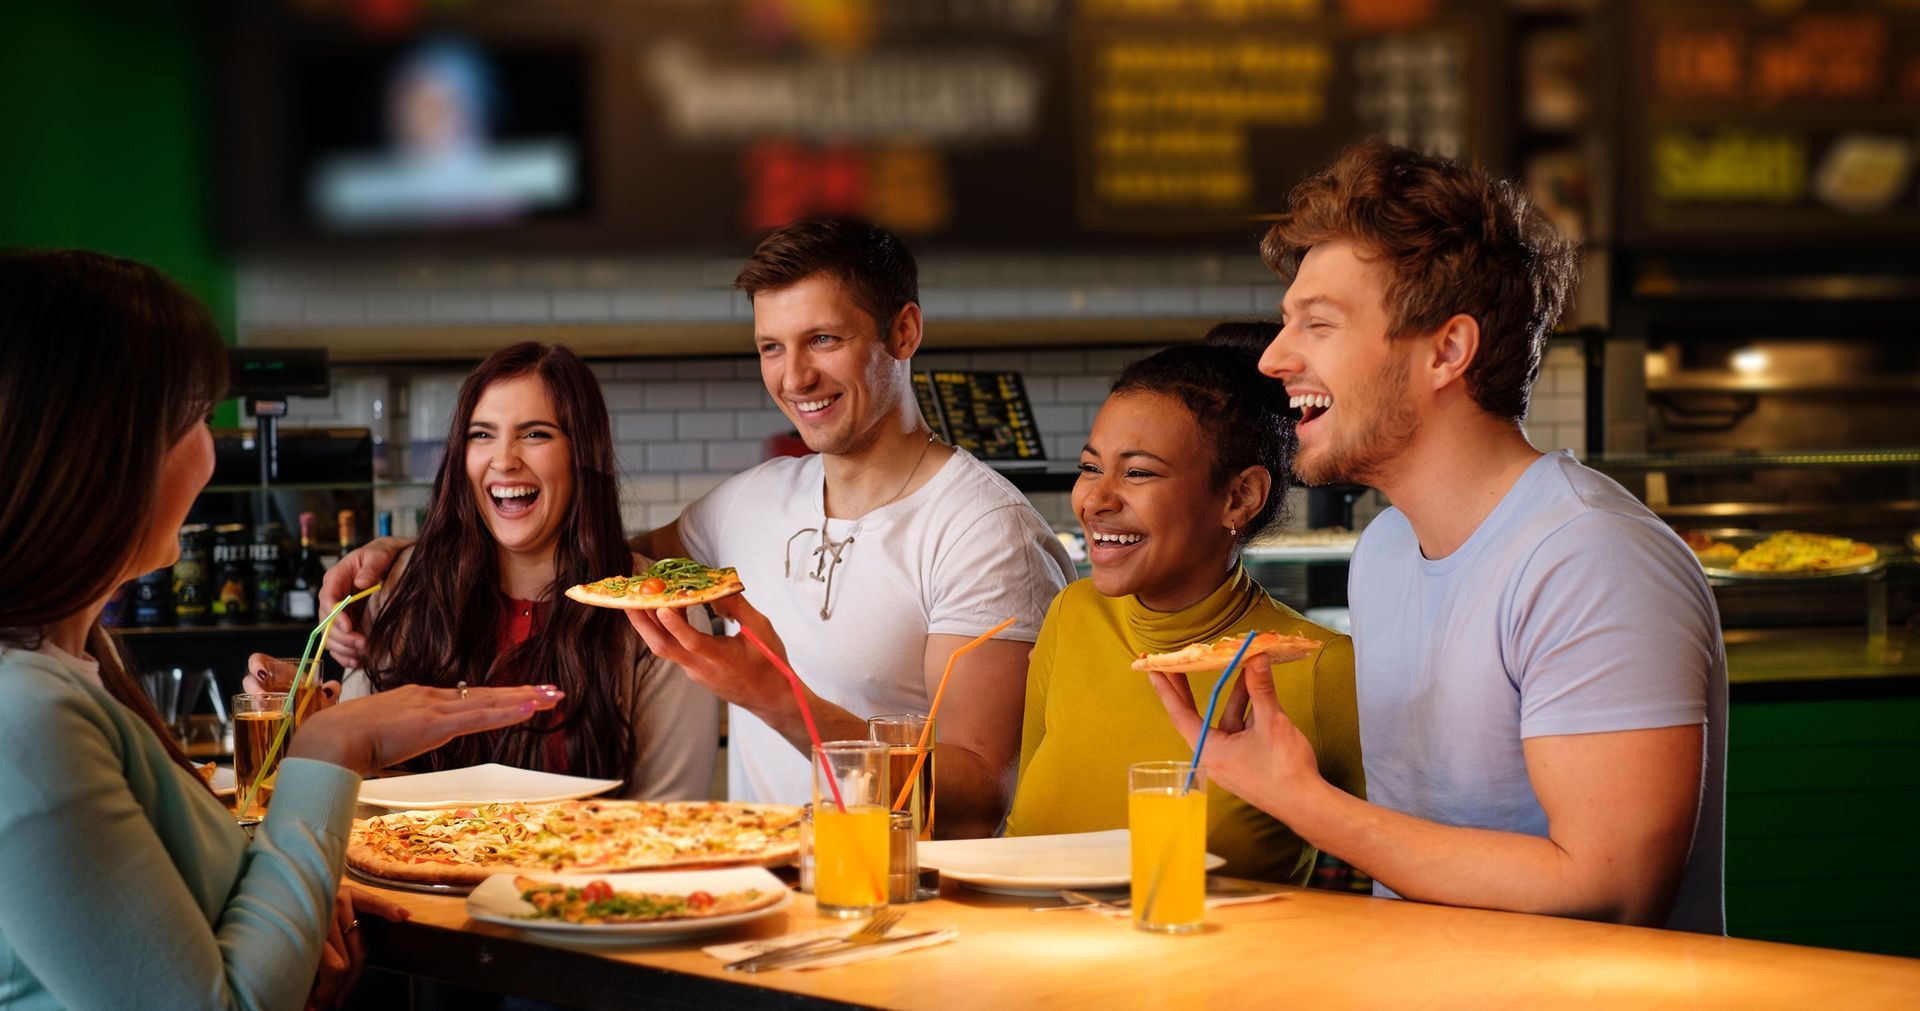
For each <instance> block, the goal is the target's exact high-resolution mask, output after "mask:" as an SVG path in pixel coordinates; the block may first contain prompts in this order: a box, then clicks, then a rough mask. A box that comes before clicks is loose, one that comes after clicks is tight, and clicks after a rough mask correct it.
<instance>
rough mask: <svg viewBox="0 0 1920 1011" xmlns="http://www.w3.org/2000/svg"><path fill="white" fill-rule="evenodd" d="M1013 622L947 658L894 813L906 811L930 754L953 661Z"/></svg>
mask: <svg viewBox="0 0 1920 1011" xmlns="http://www.w3.org/2000/svg"><path fill="white" fill-rule="evenodd" d="M1013 621H1014V619H1012V618H1008V619H1007V620H1005V621H1003V622H1001V623H1000V624H998V625H995V626H993V627H992V628H991V629H988V630H987V631H986V632H984V633H982V634H980V635H979V636H977V637H976V638H975V639H974V640H973V641H972V642H970V643H967V644H966V645H965V646H962V647H960V648H959V649H956V650H954V651H953V655H952V656H950V657H947V669H946V670H945V671H943V672H942V673H941V674H940V686H939V687H938V688H935V689H934V690H933V707H932V708H930V709H928V710H927V725H926V726H924V727H921V728H920V741H919V743H917V744H915V745H914V747H915V748H916V749H918V750H919V752H920V757H918V758H915V759H914V760H913V770H912V771H910V772H908V773H907V781H906V782H904V783H902V784H900V796H898V797H895V798H894V799H893V809H894V810H895V811H901V810H905V809H906V806H907V797H908V796H909V795H911V794H912V793H913V783H914V780H916V779H918V778H919V777H920V767H921V766H922V765H925V764H926V763H927V755H929V754H931V752H929V751H928V750H927V739H928V738H930V737H932V736H933V718H934V717H935V716H938V715H940V700H941V699H943V698H946V697H947V679H948V678H950V677H952V676H953V663H954V661H956V660H958V659H960V654H962V653H965V652H966V651H968V650H970V649H972V648H974V647H975V646H978V645H980V644H981V643H983V642H986V641H987V640H988V639H991V638H993V637H994V636H996V635H999V634H1000V633H1002V632H1004V631H1006V630H1007V626H1009V625H1011V624H1013Z"/></svg>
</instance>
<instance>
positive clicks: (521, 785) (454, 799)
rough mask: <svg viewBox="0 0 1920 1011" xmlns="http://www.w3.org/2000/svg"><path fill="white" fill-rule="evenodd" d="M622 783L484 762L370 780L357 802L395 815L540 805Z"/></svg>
mask: <svg viewBox="0 0 1920 1011" xmlns="http://www.w3.org/2000/svg"><path fill="white" fill-rule="evenodd" d="M620 783H621V781H620V780H618V779H586V778H583V777H581V776H560V775H556V774H554V773H551V772H534V771H533V770H531V769H516V768H513V767H512V766H510V765H494V764H488V765H475V766H472V767H470V768H466V769H448V770H447V771H445V772H422V773H418V774H416V775H412V776H389V777H387V778H386V779H369V780H367V781H366V782H364V783H361V784H360V803H362V804H372V805H373V806H375V807H384V808H390V809H392V810H395V811H427V810H432V809H434V808H441V807H467V806H469V805H472V804H505V803H511V802H515V801H519V802H524V803H528V804H540V803H545V802H547V801H554V800H574V799H576V798H579V797H591V796H593V795H594V794H596V793H605V792H607V791H608V790H611V789H613V788H614V787H616V786H619V785H620Z"/></svg>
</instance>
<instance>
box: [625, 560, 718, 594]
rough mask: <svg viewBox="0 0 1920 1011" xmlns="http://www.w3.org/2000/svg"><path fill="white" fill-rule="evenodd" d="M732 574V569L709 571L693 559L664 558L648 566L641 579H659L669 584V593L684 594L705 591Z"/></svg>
mask: <svg viewBox="0 0 1920 1011" xmlns="http://www.w3.org/2000/svg"><path fill="white" fill-rule="evenodd" d="M732 572H733V570H732V569H709V568H707V567H706V566H704V565H702V564H700V563H699V562H696V561H694V560H693V559H691V558H662V559H660V560H659V561H657V562H655V563H653V564H652V565H649V566H647V571H646V572H644V573H641V575H640V576H639V578H641V579H658V580H660V581H661V582H663V583H665V584H667V592H668V593H684V592H687V591H689V590H704V589H706V588H707V587H709V586H712V585H713V584H714V583H715V582H717V581H718V579H717V578H716V577H719V576H723V575H728V574H731V573H732Z"/></svg>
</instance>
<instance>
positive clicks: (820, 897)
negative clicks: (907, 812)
mask: <svg viewBox="0 0 1920 1011" xmlns="http://www.w3.org/2000/svg"><path fill="white" fill-rule="evenodd" d="M887 750H888V749H887V746H886V745H884V744H881V743H879V742H877V741H828V742H826V743H824V744H822V745H820V747H818V748H816V749H815V750H814V753H813V899H814V904H815V906H816V907H817V908H818V909H819V911H820V915H822V916H837V917H842V918H853V917H859V916H867V915H870V914H871V913H873V912H874V911H876V910H879V909H883V908H885V907H886V905H887V856H888V850H887V828H888V817H887V805H888V804H889V803H891V802H892V800H893V798H892V797H889V796H887ZM829 777H830V778H831V782H830V781H829ZM835 785H837V786H838V787H839V799H838V801H837V802H836V800H835V795H834V786H835ZM842 803H844V804H845V805H846V807H845V809H844V810H842V809H841V807H840V806H839V805H840V804H842Z"/></svg>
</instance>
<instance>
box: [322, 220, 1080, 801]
mask: <svg viewBox="0 0 1920 1011" xmlns="http://www.w3.org/2000/svg"><path fill="white" fill-rule="evenodd" d="M735 284H736V286H737V287H738V288H740V290H742V291H745V292H746V293H747V294H748V295H749V296H750V297H751V298H752V299H753V317H754V346H755V348H756V350H757V352H758V354H759V356H760V372H761V376H762V378H763V379H764V380H765V382H766V386H767V392H768V393H769V394H770V395H771V396H772V397H773V399H774V403H775V404H776V405H778V406H779V408H780V410H781V412H782V413H783V414H785V415H786V416H787V417H788V418H789V419H790V420H791V421H792V422H793V424H794V427H795V428H796V429H797V430H798V431H799V432H800V436H801V438H802V439H804V440H805V441H806V444H807V447H808V448H809V449H812V450H813V451H814V455H811V456H807V457H802V458H799V459H793V458H783V459H777V460H770V461H768V462H766V463H763V464H760V465H759V466H757V467H754V468H752V469H750V470H747V471H745V472H743V473H740V474H737V475H735V476H733V477H732V478H729V479H728V480H727V481H726V482H724V483H723V484H721V485H720V486H719V487H718V488H715V489H714V490H713V491H711V492H709V493H707V495H705V496H704V497H702V498H701V499H700V500H699V501H697V502H695V503H693V504H692V505H690V506H688V507H687V509H686V511H685V512H684V513H682V514H681V517H680V519H679V520H677V521H676V522H674V523H671V524H668V525H667V526H665V527H662V528H660V529H658V530H654V531H652V532H650V533H646V534H642V535H640V536H639V537H636V538H634V542H633V543H634V549H635V550H636V551H639V552H640V553H642V554H644V555H646V556H648V557H651V558H671V557H691V558H696V559H698V560H700V561H702V562H705V563H707V564H709V565H720V566H732V567H734V568H736V569H738V570H739V571H740V576H741V580H742V582H744V583H745V584H746V587H747V591H746V594H745V595H744V596H743V597H734V598H730V599H728V600H723V601H718V602H716V603H714V604H713V605H711V606H712V610H713V611H714V612H715V613H717V614H718V615H720V616H721V617H723V618H725V619H727V620H728V621H729V622H734V623H738V624H741V625H745V626H746V627H747V628H749V629H752V630H753V631H754V633H755V634H756V635H758V636H759V637H760V638H761V639H762V640H764V641H766V642H767V643H769V644H770V645H772V646H773V647H774V648H776V649H780V650H784V652H785V655H786V658H787V660H788V662H789V663H790V664H791V665H792V667H793V669H794V671H795V672H796V673H797V674H799V675H800V678H801V680H802V682H803V683H804V684H805V686H806V691H807V692H808V695H809V698H808V708H809V709H810V710H811V711H812V713H813V716H814V719H815V720H816V722H817V724H818V727H819V731H820V736H821V738H822V739H823V740H846V739H865V738H866V737H867V728H866V720H867V718H869V717H872V716H881V715H888V714H894V713H913V714H918V715H925V714H926V713H927V711H928V709H929V707H930V705H931V703H932V696H933V692H934V690H935V689H936V688H937V687H938V683H939V678H940V676H941V673H942V671H943V670H944V669H945V667H946V663H947V658H948V657H949V656H950V655H951V654H952V653H953V651H954V650H955V649H957V648H958V647H960V646H962V645H964V644H966V642H967V641H968V640H970V639H973V638H975V637H976V636H979V635H981V634H983V633H985V632H987V631H989V630H991V629H993V628H994V627H995V626H996V625H999V624H1000V623H1001V622H1002V621H1005V620H1006V619H1008V618H1012V619H1014V621H1013V624H1012V625H1011V626H1009V627H1008V628H1007V629H1006V630H1004V631H1002V632H1001V633H999V634H998V635H997V636H995V638H994V639H993V640H992V641H990V642H988V643H986V644H984V645H982V646H981V647H980V648H978V649H975V650H973V651H971V652H969V653H967V654H966V655H965V656H963V657H961V658H960V660H959V662H958V663H957V664H955V666H954V671H953V675H952V683H951V684H950V685H949V688H948V691H947V695H946V698H945V700H944V701H943V702H942V703H941V710H940V715H939V726H938V728H937V732H938V741H939V750H938V752H937V755H938V761H937V766H936V776H937V782H936V784H935V790H936V792H937V796H938V799H937V804H938V814H937V817H936V819H935V831H936V832H937V833H938V834H939V835H941V836H943V837H969V836H984V835H989V834H991V833H992V832H994V831H995V830H996V829H997V828H998V827H999V825H1000V822H1001V820H1002V819H1004V818H1005V816H1006V812H1007V807H1008V805H1009V804H1010V803H1011V802H1012V799H1013V781H1014V773H1015V770H1016V766H1017V765H1018V760H1019V755H1020V726H1021V711H1022V710H1021V707H1022V705H1023V704H1024V700H1025V694H1026V671H1027V654H1028V653H1029V652H1030V651H1031V649H1032V647H1033V642H1034V639H1035V638H1036V637H1037V636H1038V635H1039V631H1040V622H1041V619H1042V618H1044V617H1045V615H1046V611H1047V605H1048V603H1049V602H1051V601H1052V600H1053V597H1054V595H1055V594H1056V593H1058V592H1060V590H1061V588H1062V587H1064V586H1065V585H1066V584H1067V583H1068V582H1070V581H1071V580H1072V578H1073V564H1072V562H1071V561H1070V560H1069V559H1068V557H1067V553H1066V549H1065V548H1063V547H1062V546H1061V544H1060V542H1059V541H1058V540H1057V539H1056V538H1055V537H1054V536H1053V532H1052V530H1051V529H1049V528H1048V526H1047V524H1046V521H1045V520H1043V519H1041V518H1040V515H1039V514H1038V513H1036V512H1035V511H1034V510H1033V507H1032V505H1030V504H1029V503H1028V502H1027V500H1026V498H1025V497H1024V496H1022V495H1021V494H1020V493H1019V491H1018V490H1016V489H1015V488H1014V487H1013V485H1012V484H1010V483H1008V481H1007V480H1006V479H1005V478H1003V477H1001V476H1000V475H999V474H997V473H995V472H994V471H992V470H991V469H989V468H988V467H986V466H984V465H983V464H981V463H980V462H979V461H978V460H975V459H974V458H973V457H971V456H969V455H968V454H966V453H962V452H959V451H958V450H955V449H954V448H953V447H951V446H948V445H946V444H945V443H943V442H940V441H939V440H937V439H936V438H934V435H933V433H932V431H930V430H929V429H928V427H927V423H926V421H925V419H923V418H922V417H921V415H920V407H919V402H918V401H917V400H916V399H915V398H914V394H913V384H912V371H911V365H910V361H911V359H912V357H913V353H914V352H915V351H916V350H918V349H919V347H920V340H921V319H920V305H919V276H918V268H917V267H916V265H915V263H914V260H913V255H912V253H910V252H909V251H908V250H907V248H906V247H905V246H904V245H903V244H902V243H901V242H900V240H899V239H898V238H896V237H894V236H893V235H891V234H889V233H888V232H886V231H885V230H884V229H881V228H879V227H876V226H874V225H872V224H869V223H866V222H861V221H853V220H847V219H832V218H816V219H809V220H805V221H800V222H796V223H794V224H792V225H788V226H787V227H785V228H782V229H780V230H779V231H776V232H774V233H773V234H772V235H770V236H768V237H767V239H766V241H764V242H762V243H761V244H760V246H759V248H758V249H756V250H755V251H754V253H753V255H752V257H750V258H749V259H748V261H747V264H746V266H745V267H744V268H743V269H742V270H741V272H740V276H739V278H738V279H737V280H736V281H735ZM405 543H406V542H404V541H400V540H397V539H393V538H382V539H380V540H378V541H375V542H373V543H372V544H369V545H367V546H365V547H362V548H361V549H360V550H358V551H356V552H354V553H353V554H352V555H349V556H348V558H347V559H345V560H343V561H342V562H341V563H340V564H338V565H336V566H335V567H334V568H333V569H332V570H330V571H329V572H328V573H327V578H326V585H325V587H324V588H323V592H322V599H323V601H328V602H331V601H337V600H339V599H342V598H344V597H345V596H346V595H347V594H349V593H351V592H352V587H354V586H360V587H365V586H371V585H373V583H375V582H377V581H378V579H379V578H380V575H381V574H382V573H384V572H385V571H386V569H387V567H388V566H389V565H390V564H391V562H392V557H393V553H394V552H396V551H398V550H399V548H400V547H402V546H404V544H405ZM329 606H330V604H329ZM628 614H629V617H631V618H632V619H633V622H634V628H635V630H636V631H637V632H639V634H640V635H641V637H642V638H644V639H645V640H646V642H647V645H648V647H649V648H651V649H652V650H653V651H654V653H656V654H657V655H659V656H660V657H661V658H663V659H665V660H668V661H670V662H672V663H675V664H678V665H679V666H680V667H681V669H683V670H684V671H685V672H686V673H687V675H688V676H690V677H692V678H693V679H694V680H696V681H698V682H700V683H701V684H703V685H705V686H706V687H707V688H708V689H710V690H711V691H713V693H714V694H716V695H718V696H719V697H720V698H722V699H725V700H726V701H727V702H728V703H729V713H728V748H727V757H728V776H727V779H728V794H729V796H730V797H731V798H732V799H734V800H746V801H768V802H781V803H796V804H797V803H806V802H807V801H808V800H809V799H811V794H812V783H811V780H810V779H809V778H808V775H809V773H808V769H809V751H808V749H809V747H810V742H809V740H808V735H807V730H806V727H805V725H804V723H803V722H802V719H801V716H800V710H799V705H798V703H797V702H796V701H795V700H794V697H793V693H792V690H791V689H790V688H789V686H788V684H787V682H786V679H785V677H784V676H783V675H782V674H780V673H779V672H778V671H777V670H776V669H775V668H774V667H773V666H772V665H771V664H770V663H768V662H767V661H766V659H765V658H764V657H763V656H762V655H761V654H760V653H759V652H758V651H756V650H755V649H754V648H753V647H752V646H751V645H750V644H749V643H748V642H746V641H745V639H744V638H742V637H739V636H711V635H708V634H706V633H705V632H704V631H700V630H696V629H694V628H693V627H691V626H690V625H688V623H687V621H686V620H685V617H684V616H683V615H682V614H681V613H680V612H678V611H661V612H628ZM362 641H363V640H362V637H361V636H359V635H358V633H355V632H352V631H351V630H350V629H342V628H339V627H336V629H335V634H334V636H333V643H334V646H333V649H334V653H335V656H336V657H338V658H340V659H341V662H342V663H346V664H348V665H349V666H351V665H352V662H353V660H354V658H355V656H356V655H357V651H358V650H359V648H360V647H361V644H362ZM342 654H345V655H342Z"/></svg>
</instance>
